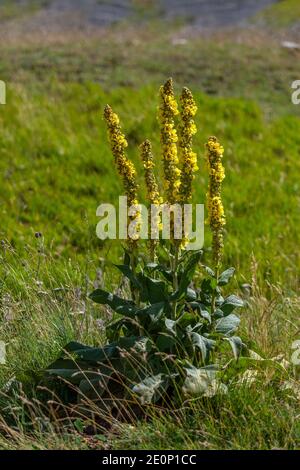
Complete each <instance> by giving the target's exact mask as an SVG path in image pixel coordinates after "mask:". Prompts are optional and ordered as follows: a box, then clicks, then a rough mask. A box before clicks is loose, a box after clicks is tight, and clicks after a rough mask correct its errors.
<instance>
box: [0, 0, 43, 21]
mask: <svg viewBox="0 0 300 470" xmlns="http://www.w3.org/2000/svg"><path fill="white" fill-rule="evenodd" d="M48 3H49V0H25V1H22V2H18V1H15V0H3V1H2V2H1V5H0V21H1V22H4V21H9V20H13V19H16V18H20V17H22V16H24V15H30V14H32V13H34V12H36V11H38V10H39V9H40V8H42V7H44V6H46V5H47V4H48Z"/></svg>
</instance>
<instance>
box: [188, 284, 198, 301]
mask: <svg viewBox="0 0 300 470" xmlns="http://www.w3.org/2000/svg"><path fill="white" fill-rule="evenodd" d="M196 299H197V293H196V292H195V291H194V289H191V288H190V287H188V288H187V292H186V300H187V301H188V302H193V301H194V300H196Z"/></svg>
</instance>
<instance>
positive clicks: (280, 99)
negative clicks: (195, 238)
mask: <svg viewBox="0 0 300 470" xmlns="http://www.w3.org/2000/svg"><path fill="white" fill-rule="evenodd" d="M287 3H288V2H287V1H283V2H280V3H279V4H278V5H275V6H273V7H271V8H272V9H273V11H275V9H279V8H284V7H283V5H285V4H287ZM289 3H290V4H291V3H292V2H289ZM295 3H296V2H295ZM295 8H298V5H295V6H294V10H293V17H296V14H295V11H296V10H295ZM270 11H271V10H270ZM288 11H291V10H288ZM281 16H282V17H283V15H281V14H280V17H281ZM274 24H275V23H274ZM122 27H123V31H122V34H121V33H120V32H119V30H118V28H117V27H116V26H114V27H112V28H111V29H110V30H108V31H107V32H106V33H105V35H103V36H99V37H91V38H90V39H89V40H88V41H80V40H74V41H72V42H71V41H70V40H69V39H68V38H65V39H64V40H63V41H62V42H61V43H59V41H57V42H56V41H53V40H52V42H51V41H50V40H49V42H47V41H45V40H44V39H43V40H42V39H41V44H40V45H32V44H30V41H29V42H28V43H27V42H26V41H24V43H23V44H15V43H14V42H13V41H12V42H11V43H7V44H6V45H5V46H4V45H3V44H1V57H0V79H1V80H5V81H6V83H7V90H8V95H7V105H6V106H5V107H4V106H3V107H0V129H1V130H0V181H1V196H0V218H1V228H0V237H1V239H2V243H1V247H0V249H1V254H0V315H1V319H2V321H1V324H0V340H1V341H4V342H5V343H6V347H7V362H6V364H5V365H2V364H1V365H0V386H1V395H0V406H1V415H2V416H1V418H0V448H3V449H6V448H12V449H14V448H22V449H24V448H26V449H28V448H33V449H38V448H43V449H44V448H49V449H53V448H70V449H71V448H74V449H76V448H78V449H79V448H80V449H84V448H92V447H95V446H96V447H98V448H110V447H113V448H129V449H131V448H133V447H134V446H136V448H145V449H147V448H156V449H164V448H165V449H166V448H176V449H180V448H186V447H188V448H191V449H193V448H201V449H215V448H217V449H219V448H226V449H249V448H251V449H255V448H259V449H271V448H285V449H292V448H293V449H295V448H299V446H300V429H299V420H298V419H297V417H298V416H299V397H298V398H295V394H294V393H292V392H291V391H288V390H286V391H284V390H282V389H281V385H282V383H283V382H284V381H285V380H286V375H287V374H288V375H289V377H290V381H291V384H292V386H293V388H294V391H296V394H297V391H298V393H299V382H296V381H295V382H294V381H293V380H294V374H293V373H292V372H291V371H290V369H289V370H288V372H286V371H285V370H281V369H280V370H281V372H280V373H278V368H276V371H277V372H276V374H275V373H274V367H273V365H272V364H270V363H268V364H267V365H266V367H263V368H262V369H263V374H262V376H260V379H259V380H256V381H255V382H254V383H253V384H252V385H251V387H248V386H245V387H239V388H236V389H233V390H231V391H230V393H229V394H227V395H223V396H216V397H214V398H213V399H208V398H207V399H205V400H203V399H202V400H195V401H193V402H192V403H189V404H188V406H187V405H186V406H184V407H183V408H182V409H179V410H178V411H177V412H176V413H171V412H170V413H165V412H164V413H163V416H162V415H161V414H160V412H159V410H155V412H154V416H153V419H152V420H151V421H149V422H143V421H140V422H138V423H135V425H134V426H132V425H128V424H126V423H123V424H120V423H114V427H113V429H112V431H111V432H104V433H102V432H100V431H99V434H98V435H96V436H93V437H90V438H89V437H87V436H86V435H85V434H84V433H83V432H82V430H83V428H84V425H85V423H84V422H83V421H84V420H81V419H78V420H77V421H76V422H75V423H73V424H71V423H70V422H68V423H65V425H64V426H62V424H61V422H59V421H55V420H52V421H50V422H49V420H47V412H48V410H46V409H45V405H44V403H43V402H42V400H41V395H40V392H36V391H34V390H33V389H32V384H33V380H32V378H33V376H34V375H35V374H36V373H38V372H39V371H40V370H41V369H43V368H45V367H47V366H48V365H49V364H50V363H51V362H52V361H54V360H55V359H57V357H58V356H59V354H60V351H61V349H62V348H63V347H64V346H65V345H66V344H67V343H68V342H70V341H74V340H75V341H78V342H81V343H84V344H88V345H90V346H96V347H97V346H98V347H99V345H103V344H104V343H105V342H106V340H107V339H106V337H105V329H104V326H105V325H106V324H107V323H108V322H110V321H111V320H112V319H115V316H113V315H112V313H111V310H110V309H108V308H107V307H106V306H101V307H99V306H97V305H95V304H94V303H93V302H91V301H90V300H89V299H88V294H89V293H90V292H92V291H93V290H94V289H95V288H101V289H105V290H115V289H117V288H122V283H121V279H120V276H119V275H118V274H116V273H115V270H113V269H112V266H111V262H118V264H120V260H121V256H122V255H123V253H122V252H121V250H120V247H119V245H118V244H117V243H114V242H110V241H105V242H104V243H103V242H101V241H100V240H98V239H97V238H96V234H95V227H96V224H97V222H98V220H97V217H96V215H95V212H96V208H97V206H98V205H99V204H100V203H102V202H111V203H117V198H118V195H119V193H120V180H119V179H118V177H117V176H116V172H115V169H114V167H113V165H112V156H111V153H110V149H109V144H108V141H107V134H106V128H105V123H104V122H103V120H102V117H101V116H102V110H103V108H104V106H105V104H106V103H108V102H109V103H110V104H111V106H112V107H113V108H114V109H117V110H118V113H119V115H120V118H121V120H122V123H123V129H124V131H125V132H126V135H127V137H128V142H129V148H128V155H129V157H130V158H131V159H132V161H133V162H134V164H135V165H136V167H137V169H138V175H141V174H142V162H141V161H140V158H139V155H138V153H137V151H136V148H137V144H139V143H141V142H142V141H143V139H144V138H146V137H147V138H149V139H150V140H151V141H152V143H153V152H154V155H155V159H158V158H160V147H159V138H158V123H157V120H156V117H155V116H156V113H157V109H156V103H157V100H156V95H157V90H158V86H159V84H160V83H161V81H163V80H165V79H166V78H167V77H168V76H170V75H172V76H173V77H174V79H175V80H176V84H177V85H178V87H180V86H181V85H182V84H184V83H187V84H188V85H189V86H190V88H191V89H192V91H193V93H194V97H195V100H196V103H197V105H198V108H199V111H198V114H197V120H196V123H197V127H198V134H197V136H196V137H195V140H194V148H195V149H196V150H197V152H198V155H199V172H198V173H197V175H196V180H195V194H194V202H200V203H204V202H205V193H206V188H207V175H206V171H205V159H204V143H205V142H206V141H207V138H208V137H209V135H211V134H215V135H217V136H218V138H219V139H220V141H221V142H222V144H223V145H224V148H225V153H224V159H223V163H224V166H225V169H226V179H225V181H224V185H223V186H224V190H223V202H224V207H225V211H226V215H227V225H226V233H225V242H226V252H225V258H224V265H225V266H231V265H234V266H236V268H237V272H238V274H237V276H236V277H235V279H234V281H233V288H234V289H235V290H236V291H239V294H240V296H241V297H242V298H243V300H244V301H245V304H246V305H245V308H244V309H243V310H242V311H241V327H240V329H241V333H240V335H241V337H243V338H244V337H247V338H248V342H249V347H251V348H253V349H255V350H256V351H259V353H260V355H261V356H262V357H264V358H274V357H276V356H278V355H281V357H280V358H278V357H277V359H276V361H275V362H276V363H277V362H278V363H281V361H282V356H284V358H285V359H286V360H289V359H290V354H291V344H292V342H293V341H294V340H295V339H298V338H299V333H298V332H299V327H300V325H299V307H300V301H299V274H300V273H299V266H300V259H299V242H300V240H299V238H300V235H299V229H298V228H299V226H300V211H299V204H300V199H299V174H300V159H299V157H300V120H299V106H298V107H297V106H293V105H292V104H291V98H290V91H291V90H290V84H291V82H292V81H294V80H296V79H298V78H299V76H298V73H299V71H298V68H299V67H298V61H297V58H298V56H295V54H298V53H297V51H293V52H291V51H288V50H285V49H283V48H281V47H280V46H278V45H277V44H276V42H275V43H274V42H273V41H271V40H270V44H268V43H267V45H266V44H265V43H264V40H260V39H258V40H257V43H256V44H255V46H253V45H252V43H250V45H249V40H248V39H247V37H245V40H244V41H241V42H239V43H236V42H234V40H233V39H232V38H230V36H226V35H224V37H217V38H215V37H212V38H199V37H198V38H197V37H195V38H194V37H189V38H188V39H187V43H186V44H181V45H176V41H174V39H176V38H178V37H180V34H181V33H179V32H178V31H177V30H176V27H175V26H174V25H172V26H171V27H170V29H169V30H168V31H164V32H162V31H161V29H162V28H161V25H160V24H159V23H156V24H155V25H152V26H151V27H149V31H148V32H142V31H139V30H137V31H133V30H132V28H131V27H130V25H126V24H123V23H122ZM251 34H252V33H251ZM262 44H264V46H265V47H262ZM267 46H268V47H267ZM12 58H13V60H12ZM176 91H178V90H176ZM161 177H162V175H160V178H159V179H160V180H161ZM139 178H140V180H141V179H142V176H139ZM141 199H142V200H145V194H144V192H143V191H142V192H141ZM36 232H41V233H42V235H43V236H42V237H37V238H36V237H35V233H36ZM210 245H211V240H210V235H209V233H208V230H207V231H206V236H205V250H204V260H203V261H204V262H205V263H206V262H207V260H209V259H210ZM108 259H109V260H110V261H108ZM283 363H284V362H283ZM276 367H277V366H276ZM21 379H22V380H23V382H24V383H25V385H24V386H23V387H22V390H21V389H20V385H19V384H18V381H19V380H21ZM8 382H9V384H10V388H9V387H8ZM36 393H37V396H36ZM296 396H297V395H296ZM25 397H26V399H25ZM46 408H47V407H46Z"/></svg>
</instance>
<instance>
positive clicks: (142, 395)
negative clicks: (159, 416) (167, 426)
mask: <svg viewBox="0 0 300 470" xmlns="http://www.w3.org/2000/svg"><path fill="white" fill-rule="evenodd" d="M168 384H169V380H168V377H166V376H165V375H163V374H157V375H152V376H150V377H146V378H145V379H144V380H143V381H141V382H140V383H138V384H136V385H134V386H133V387H132V391H133V392H134V393H135V394H136V395H138V397H139V400H140V402H141V403H142V404H143V405H144V404H146V403H155V402H157V401H158V400H159V399H160V398H161V397H162V396H163V394H164V392H165V391H166V389H167V388H168Z"/></svg>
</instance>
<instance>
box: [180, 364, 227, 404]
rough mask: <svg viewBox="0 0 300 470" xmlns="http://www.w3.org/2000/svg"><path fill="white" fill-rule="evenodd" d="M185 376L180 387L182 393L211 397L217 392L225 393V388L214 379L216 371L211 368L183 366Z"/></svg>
mask: <svg viewBox="0 0 300 470" xmlns="http://www.w3.org/2000/svg"><path fill="white" fill-rule="evenodd" d="M185 372H186V378H185V381H184V384H183V387H182V391H183V393H184V395H187V396H192V397H195V396H203V397H212V396H214V395H216V394H217V393H226V391H227V389H226V386H225V385H224V384H221V383H220V382H218V381H217V379H216V372H215V370H212V369H211V368H205V367H202V368H199V369H197V368H196V367H193V366H190V367H186V368H185Z"/></svg>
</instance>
